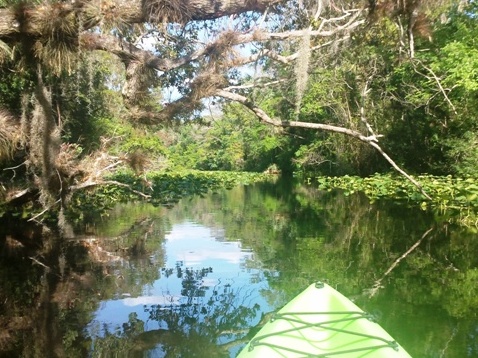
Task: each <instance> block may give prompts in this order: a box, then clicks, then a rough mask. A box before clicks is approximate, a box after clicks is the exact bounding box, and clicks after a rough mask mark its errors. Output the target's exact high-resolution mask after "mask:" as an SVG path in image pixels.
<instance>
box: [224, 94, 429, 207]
mask: <svg viewBox="0 0 478 358" xmlns="http://www.w3.org/2000/svg"><path fill="white" fill-rule="evenodd" d="M216 95H217V96H219V97H223V98H226V99H229V100H232V101H235V102H238V103H241V104H243V105H244V106H245V107H247V108H249V109H250V110H251V111H252V112H254V114H255V115H256V116H257V117H258V118H259V119H260V120H261V121H263V122H264V123H268V124H271V125H273V126H276V127H282V128H285V127H297V128H309V129H318V130H324V131H328V132H334V133H341V134H345V135H347V136H349V137H353V138H356V139H358V140H360V141H362V142H364V143H367V144H369V145H371V146H372V147H374V148H375V149H376V150H377V151H378V152H379V153H380V154H381V155H382V156H383V157H384V158H385V160H386V161H387V162H389V163H390V165H392V167H393V168H394V169H395V170H396V171H397V172H399V173H400V174H401V175H403V176H404V177H405V178H407V180H409V181H410V182H411V183H412V184H413V185H414V186H415V187H417V188H418V190H420V192H421V193H422V194H423V195H424V196H425V197H426V198H427V199H429V200H431V197H430V196H429V195H428V194H427V193H426V192H425V191H424V190H423V188H422V186H421V185H420V183H418V182H417V181H416V180H415V179H413V178H412V177H411V176H410V175H408V174H407V173H406V172H405V171H404V170H403V169H401V168H400V167H399V166H398V165H397V164H396V163H395V162H394V161H393V160H392V158H390V157H389V156H388V155H387V154H386V153H385V152H384V151H383V149H382V148H381V147H380V146H379V145H378V139H377V137H376V136H374V135H371V136H365V135H363V134H362V133H360V132H358V131H355V130H353V129H348V128H344V127H338V126H333V125H330V124H323V123H309V122H300V121H279V120H277V119H273V118H271V117H270V116H269V115H268V114H267V113H266V112H264V111H263V110H262V109H261V108H259V107H257V106H256V105H255V104H254V103H253V102H252V101H250V100H249V99H248V98H247V97H245V96H242V95H240V94H237V93H232V92H228V91H225V90H223V89H222V90H218V91H216Z"/></svg>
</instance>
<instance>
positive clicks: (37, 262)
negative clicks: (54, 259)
mask: <svg viewBox="0 0 478 358" xmlns="http://www.w3.org/2000/svg"><path fill="white" fill-rule="evenodd" d="M28 258H29V259H30V260H32V261H33V262H34V263H36V264H37V265H40V266H43V267H44V268H46V269H47V270H51V269H50V267H48V266H47V265H45V264H44V263H42V262H40V261H38V260H37V259H36V258H34V257H31V256H28Z"/></svg>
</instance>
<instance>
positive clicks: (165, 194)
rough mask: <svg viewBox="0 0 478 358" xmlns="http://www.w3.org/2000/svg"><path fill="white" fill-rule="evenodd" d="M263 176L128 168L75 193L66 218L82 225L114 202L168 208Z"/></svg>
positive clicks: (254, 180)
mask: <svg viewBox="0 0 478 358" xmlns="http://www.w3.org/2000/svg"><path fill="white" fill-rule="evenodd" d="M263 179H264V176H263V175H260V174H255V173H240V172H207V171H182V172H179V171H175V172H171V173H169V172H164V171H160V172H149V173H148V174H147V175H145V176H144V177H138V176H137V175H135V174H134V173H133V172H132V171H130V170H128V171H123V172H122V171H118V172H117V173H115V174H113V175H111V176H110V177H108V181H109V182H110V184H108V185H103V186H100V187H96V188H94V189H92V190H89V191H79V192H77V193H76V194H75V195H74V196H73V198H72V201H71V205H70V208H69V210H68V217H69V218H70V220H72V222H74V223H81V224H82V225H84V223H85V222H89V221H90V220H92V219H94V218H95V217H98V216H99V215H103V214H105V213H106V212H107V210H108V209H111V208H112V207H113V206H114V205H115V204H116V203H118V202H124V201H128V200H143V201H147V202H150V203H152V204H153V205H155V206H159V205H163V206H167V207H171V206H172V205H174V204H176V203H177V202H178V201H179V200H180V199H181V198H184V197H188V196H194V195H204V194H206V193H207V192H208V191H210V190H217V189H219V188H232V187H234V186H236V185H238V184H249V183H253V182H256V181H259V180H263ZM144 193H147V194H148V195H147V196H145V195H144Z"/></svg>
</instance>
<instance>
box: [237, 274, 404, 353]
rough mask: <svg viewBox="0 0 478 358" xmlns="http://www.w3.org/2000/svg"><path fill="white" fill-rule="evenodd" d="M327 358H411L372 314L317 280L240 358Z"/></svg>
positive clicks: (268, 324) (268, 325) (255, 339)
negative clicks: (374, 319) (375, 320)
mask: <svg viewBox="0 0 478 358" xmlns="http://www.w3.org/2000/svg"><path fill="white" fill-rule="evenodd" d="M331 356H334V357H335V356H337V357H347V358H352V357H354V358H356V357H367V358H382V357H383V358H385V357H387V358H388V357H390V358H393V357H410V355H409V354H408V353H407V352H406V351H405V350H404V349H403V348H402V347H401V346H400V345H399V344H398V343H397V342H395V340H394V339H393V338H392V337H391V336H390V335H389V334H388V333H387V332H386V331H385V330H384V329H383V328H382V327H381V326H380V325H378V323H376V322H374V321H373V317H372V316H371V315H369V314H367V313H365V312H363V311H362V310H361V309H360V308H358V307H357V306H356V305H355V304H354V303H353V302H352V301H350V300H349V299H348V298H346V297H345V296H343V295H342V294H341V293H339V292H338V291H336V290H334V289H333V288H332V287H330V286H329V285H327V284H325V283H322V282H319V283H316V284H312V285H310V286H309V287H308V288H307V289H306V290H304V291H303V292H302V293H301V294H299V295H298V296H297V297H296V298H294V299H293V300H292V301H290V302H289V303H288V304H287V305H286V306H284V308H282V309H281V310H280V311H279V312H278V313H277V314H275V315H274V316H273V318H272V319H271V321H270V322H268V323H267V324H266V325H265V326H264V327H263V328H262V329H261V330H260V331H259V333H258V334H257V335H256V336H255V337H254V338H253V339H252V340H251V341H250V342H249V343H248V344H247V346H246V347H245V348H244V349H243V350H242V351H241V353H240V354H239V356H238V358H252V357H264V358H273V357H294V358H295V357H331Z"/></svg>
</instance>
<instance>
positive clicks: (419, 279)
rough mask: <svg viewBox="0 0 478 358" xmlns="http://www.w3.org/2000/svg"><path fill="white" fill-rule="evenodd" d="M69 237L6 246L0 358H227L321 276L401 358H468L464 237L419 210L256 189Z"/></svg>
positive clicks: (468, 235) (470, 234) (477, 276)
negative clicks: (26, 246) (34, 245)
mask: <svg viewBox="0 0 478 358" xmlns="http://www.w3.org/2000/svg"><path fill="white" fill-rule="evenodd" d="M75 231H76V236H75V238H74V239H72V240H68V241H67V242H64V241H61V242H60V241H59V240H55V239H51V240H50V241H51V242H49V243H48V244H47V245H46V247H45V248H44V249H43V251H41V252H40V253H38V252H35V254H34V255H33V254H32V253H29V252H27V251H22V250H23V249H22V247H21V246H20V245H15V244H14V243H15V241H14V240H12V237H13V236H12V237H10V236H8V235H6V237H7V238H6V241H5V242H6V244H7V243H9V246H8V249H6V248H5V249H3V251H1V252H0V254H1V256H0V257H1V261H0V280H1V283H0V289H1V290H2V291H3V292H0V299H1V300H3V302H0V305H2V306H0V307H1V308H0V331H1V332H0V355H1V356H13V357H15V356H23V357H86V356H90V357H185V358H188V357H208V358H212V357H235V356H236V355H237V353H238V352H239V351H240V349H241V348H242V347H243V346H244V344H245V342H247V341H248V340H249V339H250V338H251V337H252V336H253V335H254V334H255V332H256V331H257V330H258V329H259V328H260V326H261V325H262V324H263V323H264V322H265V321H266V320H267V319H268V318H269V317H270V315H269V313H271V312H273V311H275V310H277V309H278V308H280V307H281V306H282V305H284V304H285V303H286V302H287V301H289V300H290V299H291V298H293V297H294V296H295V295H296V294H297V293H299V292H300V291H301V290H303V289H304V288H305V287H307V286H308V285H309V284H310V283H313V282H314V281H317V280H325V281H327V282H328V283H329V284H330V285H332V286H333V287H335V288H336V289H338V290H339V291H340V292H342V293H343V294H345V295H346V296H348V297H349V298H351V299H353V300H354V301H355V302H356V303H357V304H358V305H359V306H360V307H361V308H363V309H364V310H365V311H368V312H371V313H373V314H374V315H375V316H376V317H377V319H378V322H379V323H380V324H381V325H382V326H383V327H384V328H385V329H386V330H387V331H388V332H389V333H390V334H391V335H392V336H393V337H394V338H395V339H396V340H397V341H398V342H400V344H401V345H402V346H403V347H405V349H407V351H408V352H409V353H410V354H411V355H412V356H413V357H416V358H420V357H433V358H435V357H450V358H454V357H456V358H463V357H478V316H477V311H478V287H477V286H478V255H477V253H478V237H477V234H476V231H475V230H471V229H468V230H466V229H463V228H458V227H452V226H450V225H447V224H446V223H439V222H436V221H435V219H434V216H433V214H432V213H429V212H424V211H421V210H419V209H409V208H406V207H402V206H397V205H396V204H393V203H375V204H370V203H369V202H368V200H367V199H366V198H364V197H363V196H361V195H359V194H357V195H353V196H344V195H342V194H341V193H339V192H329V193H327V192H321V191H318V190H316V189H315V188H313V187H312V186H292V185H291V184H288V183H276V184H272V183H260V184H255V185H251V186H241V187H236V188H234V189H232V190H224V191H218V192H214V193H211V194H208V195H207V196H205V197H203V198H200V197H194V198H186V199H182V200H181V201H180V202H179V204H177V205H176V206H175V207H173V208H170V209H168V208H163V207H153V206H151V205H148V204H144V203H129V204H121V205H118V206H117V207H115V208H114V209H113V210H112V211H111V212H109V214H108V215H107V216H104V217H103V218H97V219H95V220H90V221H89V222H88V223H87V225H86V226H85V227H82V228H76V230H75ZM5 247H7V245H5Z"/></svg>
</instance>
